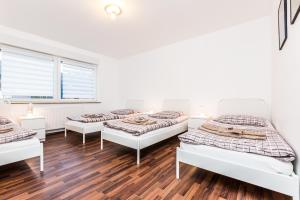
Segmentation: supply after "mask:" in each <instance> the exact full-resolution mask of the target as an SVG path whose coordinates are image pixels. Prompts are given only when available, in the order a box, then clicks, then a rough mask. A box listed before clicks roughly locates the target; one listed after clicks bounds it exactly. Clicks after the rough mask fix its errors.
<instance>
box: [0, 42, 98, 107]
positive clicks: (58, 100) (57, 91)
mask: <svg viewBox="0 0 300 200" xmlns="http://www.w3.org/2000/svg"><path fill="white" fill-rule="evenodd" d="M3 49H9V50H11V51H13V52H16V53H19V54H21V55H28V56H32V57H36V56H38V55H39V56H42V57H43V56H44V57H48V58H51V59H53V63H54V71H53V73H54V74H53V98H52V99H43V98H40V99H26V98H25V99H21V98H17V99H16V98H15V99H14V98H11V99H9V102H10V103H12V104H27V103H35V104H69V103H71V104H72V103H75V104H76V103H100V101H99V100H98V89H99V86H98V81H99V80H98V79H99V76H98V70H99V66H98V64H95V63H88V62H85V61H79V60H75V59H71V58H65V57H62V56H57V55H52V54H48V53H43V52H39V51H34V50H30V49H24V48H20V47H15V46H11V45H4V44H0V54H2V52H3ZM1 57H2V55H1V56H0V58H1ZM63 61H65V62H66V63H76V65H79V66H80V65H81V66H93V67H94V68H95V90H96V91H95V99H62V97H61V68H62V62H63ZM1 62H2V60H1V61H0V64H1ZM0 69H1V68H0ZM0 75H1V71H0ZM0 77H1V76H0ZM1 81H2V80H1V78H0V85H1ZM0 92H1V88H0Z"/></svg>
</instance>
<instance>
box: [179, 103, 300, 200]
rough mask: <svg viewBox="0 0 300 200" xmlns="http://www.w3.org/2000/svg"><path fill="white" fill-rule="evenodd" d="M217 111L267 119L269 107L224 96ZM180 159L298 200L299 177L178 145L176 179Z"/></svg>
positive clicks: (264, 104) (268, 117)
mask: <svg viewBox="0 0 300 200" xmlns="http://www.w3.org/2000/svg"><path fill="white" fill-rule="evenodd" d="M218 114H248V115H254V116H260V117H265V118H267V119H270V112H269V109H268V106H267V105H266V103H265V102H264V101H263V100H260V99H224V100H222V101H220V102H219V106H218ZM180 162H182V163H186V164H189V165H193V166H196V167H199V168H202V169H205V170H208V171H212V172H215V173H218V174H222V175H225V176H228V177H232V178H235V179H238V180H241V181H245V182H248V183H251V184H254V185H257V186H260V187H263V188H267V189H270V190H273V191H277V192H280V193H283V194H286V195H289V196H292V197H293V200H299V177H298V175H296V174H295V173H293V174H292V175H291V176H288V175H283V174H278V173H274V172H270V171H263V170H259V169H256V168H251V167H249V166H244V165H241V164H240V163H237V162H234V161H232V160H229V159H226V158H220V157H212V156H207V155H206V154H205V152H197V153H194V152H190V151H186V150H183V149H181V148H180V147H177V152H176V178H177V179H179V165H180Z"/></svg>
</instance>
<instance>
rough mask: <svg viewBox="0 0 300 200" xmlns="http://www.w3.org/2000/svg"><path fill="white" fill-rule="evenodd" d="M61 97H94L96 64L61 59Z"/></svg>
mask: <svg viewBox="0 0 300 200" xmlns="http://www.w3.org/2000/svg"><path fill="white" fill-rule="evenodd" d="M61 98H62V99H96V66H94V65H90V64H86V63H81V62H70V61H62V62H61Z"/></svg>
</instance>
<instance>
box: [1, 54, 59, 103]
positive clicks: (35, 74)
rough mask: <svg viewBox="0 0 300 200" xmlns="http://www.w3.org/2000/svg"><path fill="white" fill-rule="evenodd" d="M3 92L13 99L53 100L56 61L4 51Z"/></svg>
mask: <svg viewBox="0 0 300 200" xmlns="http://www.w3.org/2000/svg"><path fill="white" fill-rule="evenodd" d="M1 57H2V62H1V90H2V95H3V96H8V97H11V98H12V99H52V98H53V97H54V82H53V80H54V61H53V59H51V58H46V57H42V56H37V55H36V56H32V55H28V54H27V55H26V54H25V53H23V54H20V53H18V52H12V51H7V50H3V51H2V56H1Z"/></svg>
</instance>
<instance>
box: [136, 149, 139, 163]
mask: <svg viewBox="0 0 300 200" xmlns="http://www.w3.org/2000/svg"><path fill="white" fill-rule="evenodd" d="M136 164H137V165H140V148H138V149H137V154H136Z"/></svg>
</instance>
